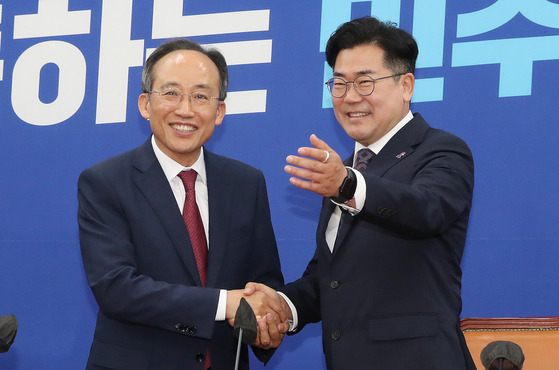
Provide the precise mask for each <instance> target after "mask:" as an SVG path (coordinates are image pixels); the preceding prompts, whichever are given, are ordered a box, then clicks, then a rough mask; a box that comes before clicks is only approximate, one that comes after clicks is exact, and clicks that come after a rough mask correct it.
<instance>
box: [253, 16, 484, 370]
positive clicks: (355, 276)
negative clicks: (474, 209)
mask: <svg viewBox="0 0 559 370" xmlns="http://www.w3.org/2000/svg"><path fill="white" fill-rule="evenodd" d="M417 54H418V47H417V44H416V42H415V40H414V39H413V37H412V36H411V35H410V34H408V33H407V32H405V31H404V30H401V29H398V28H396V27H395V26H394V25H393V24H391V23H382V22H379V21H378V20H377V19H375V18H370V17H367V18H361V19H356V20H353V21H350V22H348V23H345V24H343V25H341V26H340V27H339V28H338V29H337V30H336V32H334V34H333V35H332V36H331V37H330V39H329V41H328V43H327V46H326V59H327V61H328V63H329V65H330V66H331V67H332V68H333V72H334V76H333V78H332V79H330V80H329V81H328V82H326V85H327V86H328V89H329V91H330V93H331V94H332V103H333V107H334V114H335V116H336V118H337V120H338V122H339V123H340V125H341V126H342V128H343V129H344V130H345V132H346V133H347V135H348V136H349V137H351V138H352V139H353V140H354V141H355V149H354V153H353V154H352V155H351V156H350V157H349V158H348V159H347V160H345V161H343V162H342V159H341V158H340V156H339V155H338V153H336V152H335V151H334V150H333V149H332V148H330V147H329V146H328V145H327V144H326V143H325V142H324V141H322V140H320V139H319V138H318V137H317V136H315V135H312V136H311V138H310V141H311V144H312V147H303V148H300V149H299V151H298V154H299V156H295V155H291V156H289V157H287V162H288V165H287V166H286V167H285V171H286V172H287V173H289V174H290V175H292V176H293V177H291V179H290V181H291V183H292V184H293V185H295V186H297V187H299V188H301V189H305V190H309V191H312V192H315V193H317V194H319V195H322V196H323V197H324V199H323V203H322V211H321V213H320V218H319V221H318V229H317V232H316V239H317V241H316V242H317V248H316V251H315V253H314V256H313V258H312V260H311V261H310V262H309V264H308V266H307V269H306V271H305V272H304V274H303V276H302V277H301V278H300V279H299V280H297V281H295V282H293V283H290V284H287V285H286V286H285V287H284V288H282V289H281V292H282V293H281V294H283V296H282V297H283V298H280V297H279V296H278V295H277V294H276V292H275V291H274V290H273V289H269V288H267V287H265V286H264V285H261V284H249V286H248V288H247V292H252V291H255V292H256V291H258V292H262V291H263V292H266V293H267V294H268V295H269V296H270V297H271V298H273V299H276V300H277V301H278V302H281V303H282V304H284V307H285V309H286V310H287V311H288V312H290V315H289V317H290V319H291V320H292V321H293V322H292V327H291V329H290V331H291V332H298V331H300V330H301V329H302V328H303V327H304V326H305V325H306V324H308V323H314V322H318V321H322V331H323V336H322V340H323V347H324V353H325V356H326V365H327V368H328V369H330V370H343V369H375V370H400V369H406V370H408V369H429V370H437V369H440V370H443V369H444V370H449V369H452V370H464V369H475V366H474V363H473V361H472V358H471V356H470V353H469V351H468V348H467V347H466V343H465V340H464V336H463V335H462V332H461V330H460V311H461V306H462V303H461V297H460V287H461V283H460V280H461V274H462V273H461V268H460V262H461V259H462V254H463V251H464V244H465V240H466V230H467V227H468V217H469V213H470V208H471V202H472V191H473V185H474V165H473V159H472V154H471V152H470V150H469V149H468V146H467V145H466V144H465V143H464V142H463V141H462V140H460V139H459V138H457V137H456V136H453V135H451V134H449V133H447V132H444V131H442V130H437V129H434V128H431V127H430V126H429V125H428V124H427V122H425V120H424V119H423V118H422V117H421V115H419V114H418V113H415V114H412V113H411V111H410V101H411V99H412V95H413V90H414V81H415V78H414V70H415V61H416V58H417Z"/></svg>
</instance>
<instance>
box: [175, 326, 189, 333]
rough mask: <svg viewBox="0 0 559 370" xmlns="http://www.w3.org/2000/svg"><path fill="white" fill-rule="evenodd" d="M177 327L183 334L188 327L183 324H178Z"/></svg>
mask: <svg viewBox="0 0 559 370" xmlns="http://www.w3.org/2000/svg"><path fill="white" fill-rule="evenodd" d="M175 329H177V331H178V332H179V333H182V334H184V333H186V327H185V326H184V325H182V324H176V325H175Z"/></svg>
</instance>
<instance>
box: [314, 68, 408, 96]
mask: <svg viewBox="0 0 559 370" xmlns="http://www.w3.org/2000/svg"><path fill="white" fill-rule="evenodd" d="M406 73H408V72H404V73H397V74H393V75H390V76H384V77H379V78H372V77H371V76H369V75H366V74H363V75H359V76H357V77H356V78H355V79H354V80H353V81H346V80H344V79H343V78H341V77H332V78H331V79H329V80H328V81H326V82H325V83H324V84H325V85H326V87H327V88H328V91H329V92H330V95H332V96H333V97H334V98H343V97H344V96H346V94H347V92H348V91H349V84H350V83H351V84H353V88H354V89H355V91H356V92H357V93H358V94H359V95H361V96H369V95H371V94H372V93H373V91H375V87H376V82H377V81H380V80H384V79H387V78H391V77H392V78H393V77H399V76H403V75H405V74H406ZM360 77H368V78H369V79H370V81H371V82H372V83H373V88H372V89H371V92H370V93H367V94H363V93H361V92H360V91H359V88H358V87H357V84H356V83H355V80H357V79H358V78H360ZM336 79H338V80H342V81H343V82H344V83H345V91H344V93H343V94H342V95H340V96H336V95H334V93H333V92H332V88H331V84H332V83H333V82H334V80H336Z"/></svg>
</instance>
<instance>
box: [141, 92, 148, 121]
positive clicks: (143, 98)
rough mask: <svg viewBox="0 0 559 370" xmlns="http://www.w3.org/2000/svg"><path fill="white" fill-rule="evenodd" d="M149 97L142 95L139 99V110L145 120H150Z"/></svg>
mask: <svg viewBox="0 0 559 370" xmlns="http://www.w3.org/2000/svg"><path fill="white" fill-rule="evenodd" d="M148 105H149V97H148V94H147V93H142V94H140V96H139V97H138V109H139V110H140V114H141V115H142V117H144V118H145V119H149V108H148Z"/></svg>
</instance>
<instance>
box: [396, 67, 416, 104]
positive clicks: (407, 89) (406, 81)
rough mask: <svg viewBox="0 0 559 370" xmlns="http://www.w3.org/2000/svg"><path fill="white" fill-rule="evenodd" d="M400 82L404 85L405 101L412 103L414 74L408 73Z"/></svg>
mask: <svg viewBox="0 0 559 370" xmlns="http://www.w3.org/2000/svg"><path fill="white" fill-rule="evenodd" d="M400 81H401V83H402V93H403V98H404V101H405V102H407V103H409V102H411V98H412V96H413V89H414V86H415V76H414V75H413V73H406V74H405V75H403V76H402V79H401V80H400Z"/></svg>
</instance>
